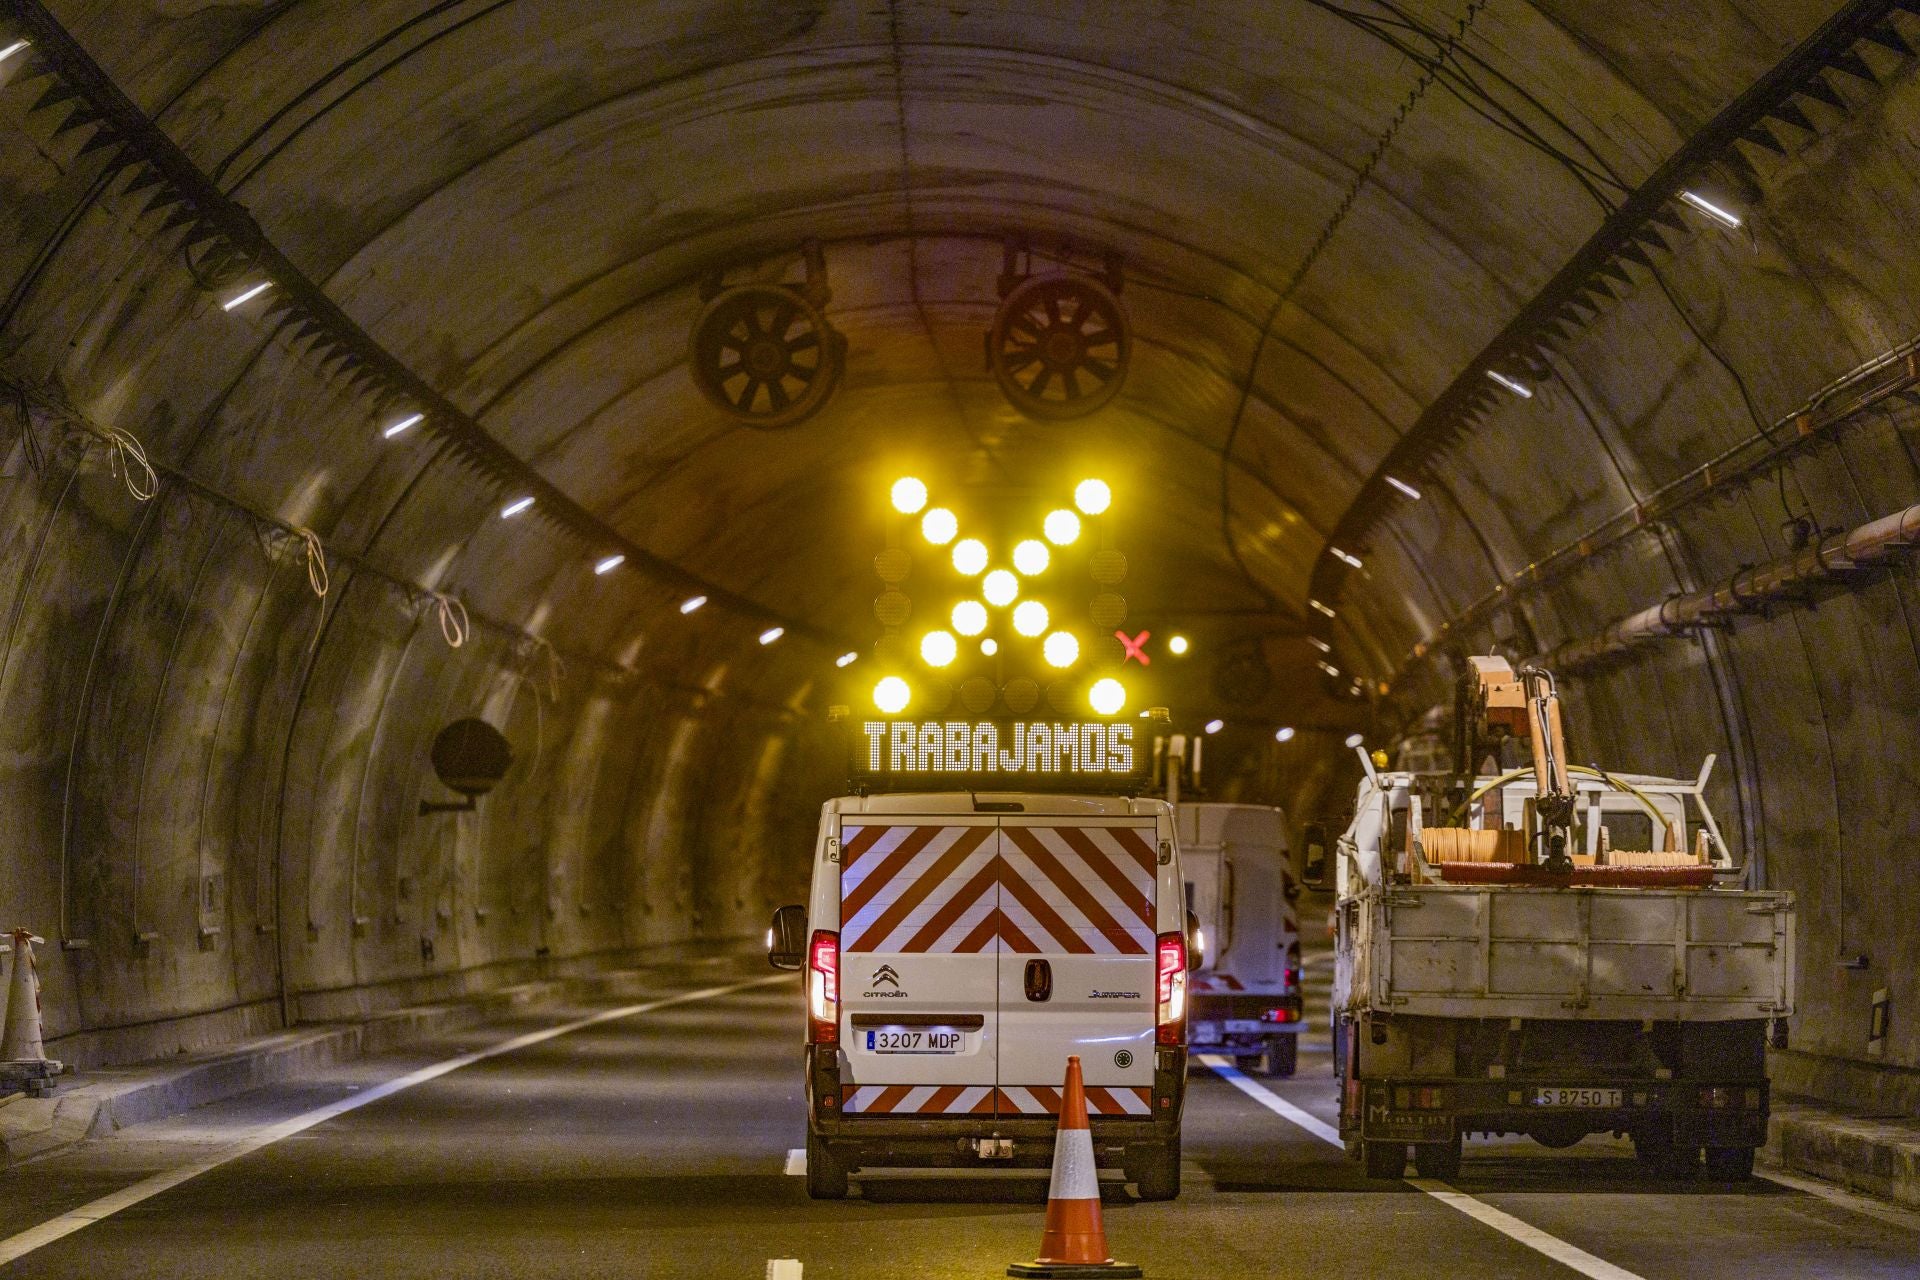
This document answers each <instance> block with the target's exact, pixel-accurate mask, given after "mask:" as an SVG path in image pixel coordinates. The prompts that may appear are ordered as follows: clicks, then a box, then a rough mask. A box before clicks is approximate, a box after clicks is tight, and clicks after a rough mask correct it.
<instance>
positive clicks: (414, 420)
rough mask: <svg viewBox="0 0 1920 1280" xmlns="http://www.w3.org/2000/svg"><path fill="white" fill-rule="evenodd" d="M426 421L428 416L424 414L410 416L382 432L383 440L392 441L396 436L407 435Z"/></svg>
mask: <svg viewBox="0 0 1920 1280" xmlns="http://www.w3.org/2000/svg"><path fill="white" fill-rule="evenodd" d="M426 420H427V415H426V414H424V413H415V414H410V415H409V416H407V417H405V418H402V419H400V421H398V422H396V423H394V424H393V425H392V426H390V427H388V428H387V429H386V430H385V431H382V432H381V433H380V435H381V437H382V438H383V439H387V440H391V439H393V438H394V437H395V436H400V435H405V434H406V433H407V432H409V431H411V430H413V429H414V428H415V427H417V426H419V425H420V424H421V423H423V422H425V421H426Z"/></svg>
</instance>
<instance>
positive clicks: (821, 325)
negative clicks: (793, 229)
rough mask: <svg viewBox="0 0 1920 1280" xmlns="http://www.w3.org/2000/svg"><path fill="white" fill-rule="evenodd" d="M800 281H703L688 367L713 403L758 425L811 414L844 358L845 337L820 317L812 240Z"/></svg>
mask: <svg viewBox="0 0 1920 1280" xmlns="http://www.w3.org/2000/svg"><path fill="white" fill-rule="evenodd" d="M805 253H806V263H807V280H806V283H805V284H804V285H795V284H743V285H735V286H733V287H732V288H726V287H724V286H722V284H721V282H720V280H719V278H718V277H717V276H715V277H711V278H709V279H708V280H707V281H706V282H704V283H703V284H702V287H701V297H702V298H704V299H706V302H707V305H706V309H705V310H703V311H702V312H701V313H700V318H699V320H698V321H696V322H695V323H694V326H693V334H692V336H691V338H690V340H689V343H688V353H687V367H688V368H689V369H690V370H691V371H692V374H693V381H694V385H696V386H697V387H699V388H700V392H701V394H702V395H704V396H706V398H707V399H708V400H710V401H711V402H712V403H713V404H714V406H715V407H716V408H718V409H720V410H721V411H722V412H724V413H726V414H727V415H728V416H730V417H732V418H734V419H736V420H737V421H739V422H740V423H742V424H743V425H745V426H749V427H755V428H758V429H760V430H778V429H780V428H783V427H794V426H798V425H799V424H800V423H802V422H805V421H806V420H807V419H808V418H810V417H812V416H813V415H814V414H816V413H818V412H819V411H820V409H821V408H822V407H823V406H824V405H825V404H826V402H827V400H828V399H829V398H830V397H831V396H832V395H833V392H834V388H835V387H837V386H838V385H839V383H840V376H841V374H842V373H843V372H844V371H845V369H846V364H847V340H846V338H845V337H844V336H842V335H841V334H840V333H839V332H838V331H837V330H836V329H834V327H833V326H832V325H830V324H828V323H827V317H826V312H825V311H824V309H823V308H825V306H826V305H827V302H828V300H829V299H830V298H831V297H832V293H831V291H830V290H829V289H828V288H827V280H826V260H825V256H824V254H822V252H821V250H820V246H819V245H818V244H813V243H809V244H808V245H807V246H806V250H805Z"/></svg>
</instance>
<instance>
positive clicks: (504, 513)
mask: <svg viewBox="0 0 1920 1280" xmlns="http://www.w3.org/2000/svg"><path fill="white" fill-rule="evenodd" d="M532 505H533V499H532V498H515V499H514V500H513V501H512V502H509V503H508V504H507V505H506V506H504V507H502V508H500V518H501V519H502V520H511V519H513V518H514V517H515V516H517V515H519V514H520V513H521V512H522V511H525V510H526V509H527V508H529V507H531V506H532Z"/></svg>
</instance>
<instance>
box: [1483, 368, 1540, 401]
mask: <svg viewBox="0 0 1920 1280" xmlns="http://www.w3.org/2000/svg"><path fill="white" fill-rule="evenodd" d="M1487 376H1488V377H1489V378H1492V379H1493V380H1494V381H1495V382H1497V383H1499V384H1500V385H1501V386H1503V387H1505V388H1506V389H1507V390H1509V391H1511V392H1513V394H1515V395H1517V396H1519V397H1520V398H1521V399H1522V400H1531V399H1533V388H1532V387H1530V386H1528V385H1527V384H1526V383H1524V382H1516V381H1515V380H1514V379H1512V378H1509V377H1508V376H1507V375H1506V374H1504V373H1502V372H1500V371H1499V370H1498V369H1489V370H1487Z"/></svg>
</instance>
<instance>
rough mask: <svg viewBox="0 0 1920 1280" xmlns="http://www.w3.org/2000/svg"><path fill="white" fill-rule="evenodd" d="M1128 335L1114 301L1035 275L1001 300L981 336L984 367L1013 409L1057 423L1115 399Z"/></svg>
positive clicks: (1100, 289) (1078, 283) (1088, 283)
mask: <svg viewBox="0 0 1920 1280" xmlns="http://www.w3.org/2000/svg"><path fill="white" fill-rule="evenodd" d="M1132 354H1133V335H1132V333H1131V331H1130V330H1129V329H1128V327H1127V318H1126V315H1125V313H1124V312H1122V311H1121V310H1120V301H1119V299H1117V298H1115V297H1114V296H1113V294H1112V292H1110V291H1109V290H1108V289H1106V288H1105V287H1104V286H1102V285H1101V284H1099V283H1098V282H1097V281H1094V280H1091V279H1088V278H1087V277H1085V276H1077V275H1051V276H1035V277H1033V278H1031V279H1029V280H1026V281H1025V282H1023V283H1022V284H1020V285H1018V286H1017V287H1016V288H1014V289H1013V290H1012V291H1011V292H1010V293H1008V294H1007V296H1006V299H1005V300H1004V301H1003V302H1001V304H1000V310H999V311H997V312H995V313H994V317H993V328H992V329H991V330H990V331H989V332H988V334H987V362H988V364H989V365H990V366H991V368H992V370H993V378H994V381H996V382H998V383H999V384H1000V390H1001V392H1002V393H1004V394H1005V395H1006V397H1007V400H1008V401H1009V402H1010V403H1012V405H1013V407H1014V408H1016V409H1018V410H1019V411H1020V412H1021V413H1023V414H1025V415H1026V416H1027V417H1029V418H1039V419H1042V420H1043V421H1047V422H1063V421H1066V420H1067V419H1069V418H1080V417H1084V416H1086V415H1087V414H1089V413H1092V412H1093V411H1094V410H1095V409H1098V408H1099V407H1100V406H1101V405H1104V404H1105V403H1107V401H1109V400H1111V399H1113V397H1114V396H1115V395H1116V394H1118V392H1119V390H1120V384H1121V383H1122V382H1124V381H1126V377H1127V362H1128V360H1129V359H1130V358H1131V357H1132Z"/></svg>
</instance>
